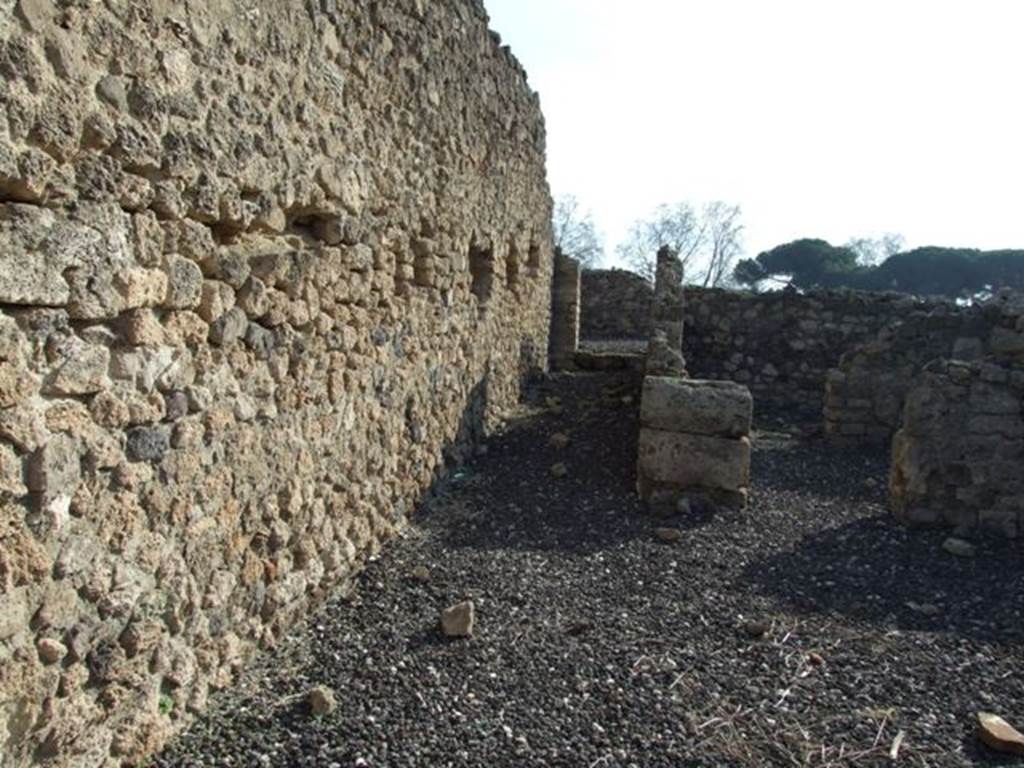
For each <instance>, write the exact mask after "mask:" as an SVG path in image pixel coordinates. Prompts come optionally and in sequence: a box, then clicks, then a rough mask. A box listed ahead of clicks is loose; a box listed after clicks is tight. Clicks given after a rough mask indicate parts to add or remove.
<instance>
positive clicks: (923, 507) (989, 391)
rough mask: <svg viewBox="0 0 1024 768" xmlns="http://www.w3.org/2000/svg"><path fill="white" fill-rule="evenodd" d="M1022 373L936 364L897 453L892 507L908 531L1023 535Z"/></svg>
mask: <svg viewBox="0 0 1024 768" xmlns="http://www.w3.org/2000/svg"><path fill="white" fill-rule="evenodd" d="M1022 398H1024V367H1022V366H1021V363H1020V362H1014V363H1011V362H1003V363H995V362H992V361H984V362H974V363H968V362H963V361H955V360H954V361H950V360H933V361H932V362H931V363H929V364H928V365H927V366H926V367H925V369H924V370H923V371H922V372H921V373H920V375H919V376H918V377H917V378H916V379H915V381H914V382H913V385H912V386H911V387H910V390H909V393H908V395H907V398H906V407H905V409H904V413H903V419H902V428H901V429H900V431H899V432H897V433H896V436H895V438H894V440H893V447H892V468H891V474H890V479H889V493H890V506H891V507H892V510H893V512H894V513H895V515H896V516H897V517H899V518H900V519H902V520H905V521H907V522H910V523H917V524H937V523H942V524H946V525H951V526H962V527H965V528H973V527H976V526H979V525H980V526H985V527H992V528H995V529H997V530H999V531H1001V532H1002V533H1004V534H1006V535H1009V536H1017V535H1019V534H1020V533H1022V532H1024V472H1021V466H1022V464H1024V415H1022V410H1021V400H1022Z"/></svg>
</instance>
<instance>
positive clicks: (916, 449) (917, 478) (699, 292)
mask: <svg viewBox="0 0 1024 768" xmlns="http://www.w3.org/2000/svg"><path fill="white" fill-rule="evenodd" d="M596 291H603V293H602V294H601V295H594V292H596ZM580 304H581V318H580V322H581V329H582V330H581V336H582V338H583V339H584V341H591V340H599V341H601V342H603V343H606V344H607V343H611V342H610V340H612V339H616V340H617V342H618V343H620V344H621V343H623V341H624V340H626V339H630V338H632V339H637V338H644V337H647V336H652V338H657V339H658V340H657V341H654V342H652V344H651V350H650V352H649V355H651V354H653V355H655V356H657V355H660V354H661V353H660V352H655V350H657V349H663V348H664V347H665V340H664V334H660V335H657V334H655V335H652V332H653V331H654V330H655V329H656V323H655V321H654V319H653V313H652V314H651V315H649V316H650V317H651V318H652V319H650V320H648V321H647V322H646V323H643V322H640V321H639V320H638V318H640V317H641V316H642V314H643V312H642V310H643V309H644V308H650V307H653V306H656V305H657V289H656V288H655V287H654V286H651V285H650V283H647V282H646V281H643V280H642V278H639V277H638V276H636V275H630V274H629V273H626V272H622V271H621V270H604V271H600V270H599V271H590V272H584V274H583V278H582V296H581V300H580ZM685 329H686V331H685V333H684V334H683V337H682V352H683V354H684V355H685V359H686V367H687V369H688V370H689V372H690V375H693V376H696V377H699V378H705V377H715V378H719V379H723V380H731V381H733V382H735V383H737V384H742V385H744V386H746V387H749V389H750V390H751V392H752V393H753V395H754V398H755V400H756V401H757V407H758V409H759V411H761V412H762V413H769V414H770V413H772V412H777V413H781V414H785V416H786V417H787V418H789V419H793V418H796V419H797V420H799V421H803V422H804V423H805V425H806V423H807V422H808V420H813V421H817V422H818V423H819V424H820V431H821V432H822V433H823V434H824V436H825V437H826V438H827V439H828V440H829V441H830V442H832V443H838V444H841V445H861V444H875V445H877V444H883V445H888V444H889V443H890V442H892V446H893V449H892V477H891V480H890V506H891V508H892V510H893V512H894V514H896V516H898V517H899V518H900V519H902V520H904V521H906V522H908V523H914V524H946V525H951V526H957V527H961V528H972V527H976V526H985V527H989V528H994V529H996V530H998V531H1000V532H1002V533H1004V534H1006V535H1008V536H1018V535H1021V534H1022V533H1024V493H1022V492H1021V486H1020V482H1021V481H1020V480H1019V479H1018V478H1019V477H1020V476H1021V473H1020V471H1019V470H1020V467H1021V466H1022V465H1024V423H1022V422H1021V418H1022V416H1021V414H1022V403H1021V397H1022V389H1024V385H1022V384H1021V381H1022V376H1024V369H1022V366H1024V302H1021V300H1020V297H1017V296H1014V295H1013V294H1005V295H1000V296H997V297H995V298H994V299H993V300H991V301H989V302H986V303H984V304H981V305H971V306H958V305H956V304H955V303H953V302H951V301H948V300H945V299H937V300H928V299H917V298H914V297H910V296H905V295H900V294H891V293H885V294H874V293H864V292H856V291H811V292H808V293H799V292H797V291H793V290H785V291H778V292H772V293H765V294H753V293H748V292H742V291H724V290H719V289H700V288H689V289H687V291H686V302H685ZM680 359H681V358H680ZM680 386H681V385H680V384H679V383H677V384H676V386H675V387H674V388H669V387H668V386H667V385H660V386H645V394H644V403H645V404H646V408H645V407H642V408H641V424H642V428H646V427H648V426H649V425H650V424H651V423H652V419H655V417H654V416H653V413H655V412H657V413H659V414H661V413H664V412H668V411H672V412H674V413H675V414H676V415H677V417H678V418H683V414H685V412H686V409H687V408H695V409H698V410H700V412H701V413H704V412H705V411H706V410H707V409H706V408H704V407H703V406H702V405H701V402H702V396H701V395H699V394H698V393H697V392H695V391H691V392H685V390H683V389H680ZM659 399H660V400H664V401H666V402H668V401H672V402H673V403H674V404H673V405H671V406H669V405H666V406H665V407H664V408H662V407H660V406H659V407H658V408H657V409H654V408H653V406H652V405H651V404H652V403H655V402H658V400H659ZM737 402H738V400H737ZM737 407H738V406H737ZM715 408H717V410H718V413H719V415H720V416H721V417H722V418H723V420H724V421H727V419H726V414H727V413H728V407H727V406H726V405H725V404H724V403H723V404H720V405H719V406H715ZM645 414H647V415H646V416H645ZM656 418H657V419H659V420H662V421H663V420H664V416H658V417H656ZM644 439H645V438H644V436H643V433H642V436H641V442H642V443H643V441H644ZM642 452H643V451H642ZM647 454H649V455H651V456H653V455H655V454H656V451H654V450H653V449H650V448H648V450H647ZM675 455H676V456H677V459H678V460H677V462H676V463H677V465H678V464H680V463H681V461H682V459H681V457H682V456H684V455H687V456H689V457H691V459H692V458H693V457H695V456H697V455H698V453H697V451H695V450H693V449H687V450H686V451H683V450H682V449H681V448H679V449H676V450H675ZM734 463H735V462H734ZM728 464H729V460H728V459H727V457H726V454H725V453H722V454H721V460H720V461H719V462H718V463H713V462H709V463H707V465H706V468H705V469H704V470H703V474H705V475H710V473H711V471H712V469H718V470H721V469H723V468H724V467H726V466H728ZM642 471H646V472H648V473H653V472H654V469H653V467H648V468H647V469H646V470H643V468H642Z"/></svg>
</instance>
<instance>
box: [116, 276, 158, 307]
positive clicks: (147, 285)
mask: <svg viewBox="0 0 1024 768" xmlns="http://www.w3.org/2000/svg"><path fill="white" fill-rule="evenodd" d="M115 285H116V286H117V288H118V290H119V291H120V292H121V297H122V299H123V302H124V303H123V306H124V308H125V309H138V308H141V307H158V306H160V305H161V304H162V303H163V301H164V298H165V297H166V296H167V275H166V274H165V273H164V272H163V271H162V270H159V269H145V268H142V267H129V268H128V269H126V270H124V271H122V272H119V273H118V274H117V275H116V276H115Z"/></svg>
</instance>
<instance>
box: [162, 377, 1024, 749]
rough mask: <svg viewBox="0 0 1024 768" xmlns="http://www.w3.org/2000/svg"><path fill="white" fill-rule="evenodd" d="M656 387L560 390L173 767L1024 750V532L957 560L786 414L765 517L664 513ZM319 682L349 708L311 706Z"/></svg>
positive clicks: (842, 455) (877, 466) (448, 489)
mask: <svg viewBox="0 0 1024 768" xmlns="http://www.w3.org/2000/svg"><path fill="white" fill-rule="evenodd" d="M638 396H639V391H638V389H637V383H636V381H635V380H630V379H627V378H623V377H616V376H611V375H559V376H554V377H551V378H549V379H547V380H545V381H544V382H542V383H541V384H539V385H537V386H535V388H534V389H533V390H531V392H530V396H529V400H528V402H527V403H526V404H524V406H522V407H521V409H520V413H519V415H518V416H517V418H514V419H512V420H511V421H510V422H509V424H508V425H507V427H506V428H505V429H504V430H503V431H502V432H501V433H500V434H498V435H495V436H494V437H492V438H491V439H490V440H489V442H488V444H487V451H486V454H484V455H480V456H478V457H476V458H475V459H474V460H473V461H472V462H471V463H470V464H468V465H466V466H463V467H461V468H458V469H454V470H452V471H451V472H450V473H449V475H448V477H447V479H445V480H444V481H443V482H440V483H439V484H438V486H437V487H436V488H435V489H434V491H433V492H432V493H431V495H430V496H429V497H428V498H427V499H425V500H424V502H423V503H422V505H421V506H420V508H419V509H418V510H417V512H416V514H415V515H414V516H413V520H412V523H411V525H410V526H409V528H408V529H407V530H406V532H405V534H404V535H403V536H402V537H401V538H400V539H398V540H396V541H394V542H392V543H391V544H390V545H389V546H388V547H386V548H385V550H384V553H383V554H382V555H381V556H380V557H379V558H378V559H375V560H374V561H372V562H370V563H368V564H367V566H366V568H365V570H364V571H363V572H362V573H361V574H360V575H359V576H358V577H357V578H356V580H355V585H354V589H353V590H352V592H351V593H350V594H347V595H346V596H339V597H337V598H335V599H333V600H332V601H330V602H329V603H328V604H327V605H325V606H324V608H323V609H322V610H320V611H319V612H317V613H316V614H315V615H313V616H312V617H311V618H310V619H309V620H308V622H306V623H305V624H304V625H302V626H300V627H297V628H296V630H295V631H294V633H293V634H292V635H291V636H290V637H287V638H285V639H283V640H282V642H281V643H280V645H279V646H278V648H277V649H275V651H274V652H273V653H271V654H267V655H265V656H263V657H262V658H261V659H259V660H258V661H257V662H256V663H255V664H254V665H252V666H251V667H250V669H249V670H248V671H247V672H246V673H245V676H244V678H243V680H242V681H241V683H240V684H239V685H237V686H235V687H233V688H232V689H230V690H229V691H227V692H226V693H224V694H222V695H220V696H219V697H218V698H216V699H215V701H214V704H213V706H211V708H210V710H209V711H208V712H207V713H206V714H205V715H204V716H203V717H201V718H200V719H199V720H197V721H196V722H195V723H194V725H193V726H192V727H191V729H190V730H189V731H187V732H186V733H185V734H183V735H182V736H181V737H180V738H178V739H177V740H176V741H175V742H173V743H172V744H171V745H170V746H169V748H168V749H167V750H165V751H164V753H163V754H161V755H159V756H157V757H156V758H155V759H154V760H153V764H154V765H157V766H166V767H167V768H170V767H171V766H250V765H252V766H317V768H335V767H339V766H343V767H345V768H348V767H349V766H417V767H419V766H506V765H508V766H520V765H522V766H585V767H588V766H589V767H590V768H597V767H598V766H605V767H607V768H612V767H613V766H644V767H646V766H684V765H686V766H711V765H738V766H761V765H814V766H818V765H837V766H838V765H891V764H893V761H892V759H891V755H892V754H895V755H896V764H898V765H922V766H923V765H929V766H936V765H972V764H985V765H993V764H996V765H1009V764H1014V763H1013V758H1006V757H1002V756H998V755H995V754H994V753H991V752H989V751H987V749H986V748H985V747H982V746H980V745H979V743H978V741H977V739H976V736H975V732H974V715H975V713H976V712H978V711H979V710H984V711H993V712H996V713H998V714H1001V715H1002V716H1003V717H1005V718H1007V719H1008V720H1010V721H1011V722H1013V723H1016V724H1017V725H1018V727H1020V726H1021V724H1022V723H1024V676H1022V675H1024V669H1022V662H1024V618H1022V614H1024V557H1022V555H1024V552H1022V547H1021V545H1020V544H1019V543H1011V542H1008V541H1005V540H1001V539H996V538H986V537H978V538H975V540H974V541H975V543H976V544H977V546H978V555H977V557H975V558H970V559H962V558H957V557H954V556H952V555H950V554H947V553H946V552H944V551H943V550H942V542H943V541H944V539H945V538H946V536H948V535H949V532H944V531H922V530H908V529H905V528H903V527H901V526H900V525H898V524H896V523H895V522H894V521H893V520H892V518H891V517H890V516H889V515H888V514H887V513H886V511H885V509H884V501H885V483H886V472H887V460H886V456H885V453H884V452H866V451H863V450H857V451H851V450H848V449H847V450H840V449H833V448H829V447H827V446H826V445H825V444H824V443H822V442H820V441H816V440H813V439H804V438H800V437H796V436H794V435H796V434H803V433H802V432H799V431H794V430H792V429H790V428H789V427H787V426H786V425H784V424H780V423H779V422H778V420H776V419H772V418H770V417H765V416H761V415H759V417H758V421H759V424H758V427H759V429H758V431H757V432H756V434H755V436H754V446H755V450H754V456H753V483H752V486H753V487H752V494H751V503H750V506H749V507H748V509H746V510H744V511H742V512H737V511H730V510H715V509H712V508H707V507H705V508H703V509H700V510H698V511H697V512H695V513H693V514H692V515H691V516H689V517H688V518H686V519H683V518H678V517H677V518H669V519H655V518H653V517H652V516H650V515H648V514H644V513H643V510H642V506H641V504H640V502H639V501H638V500H637V499H636V496H635V492H634V488H633V483H634V465H635V450H636V431H637V410H636V400H637V398H638ZM552 397H555V398H560V400H561V404H562V408H561V409H559V408H558V407H551V406H552V405H553V401H551V400H550V398H552ZM631 398H632V400H631ZM559 410H561V412H560V413H559ZM559 431H561V432H565V433H567V434H569V435H570V436H571V438H572V442H571V444H570V445H569V447H568V448H565V449H563V450H556V449H555V448H552V447H549V445H548V439H549V436H550V435H551V434H552V433H554V432H559ZM556 462H564V463H565V465H566V467H567V469H568V475H567V476H566V477H565V478H562V479H555V478H554V477H552V476H551V474H550V468H551V466H552V465H553V464H554V463H556ZM659 526H675V527H678V528H681V529H682V530H683V536H682V539H681V540H680V541H677V542H674V543H665V542H662V541H660V540H659V539H658V538H657V537H656V536H655V534H654V529H655V528H656V527H659ZM420 567H425V568H427V569H429V578H428V579H425V580H424V579H422V576H423V575H424V574H423V573H422V572H419V573H416V571H417V569H418V568H420ZM417 576H418V577H420V578H417ZM464 599H472V600H473V601H474V602H475V604H476V609H477V616H476V621H477V626H476V632H475V636H474V637H473V638H472V639H468V640H448V639H446V638H444V637H443V636H442V635H441V632H440V630H439V627H438V619H439V614H440V612H441V610H442V609H443V608H445V607H447V606H449V605H451V604H453V603H456V602H458V601H461V600H464ZM762 631H763V632H764V634H763V635H760V636H759V633H760V632H762ZM316 685H326V686H329V687H331V688H333V689H334V691H335V692H336V698H337V709H336V710H335V711H334V712H332V713H330V714H327V715H323V716H319V717H314V716H313V715H311V714H310V712H309V711H308V707H307V705H306V704H305V695H306V693H307V692H308V691H309V690H310V689H311V688H312V687H314V686H316Z"/></svg>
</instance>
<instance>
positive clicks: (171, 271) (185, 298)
mask: <svg viewBox="0 0 1024 768" xmlns="http://www.w3.org/2000/svg"><path fill="white" fill-rule="evenodd" d="M165 269H166V272H167V296H166V298H165V299H164V302H163V305H164V306H165V307H168V308H170V309H192V308H193V307H198V306H199V302H200V300H201V299H202V293H203V273H202V270H200V269H199V265H198V264H196V263H195V262H193V261H189V260H188V259H185V258H182V257H181V256H174V255H171V256H168V257H167V263H166V267H165Z"/></svg>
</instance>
